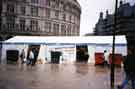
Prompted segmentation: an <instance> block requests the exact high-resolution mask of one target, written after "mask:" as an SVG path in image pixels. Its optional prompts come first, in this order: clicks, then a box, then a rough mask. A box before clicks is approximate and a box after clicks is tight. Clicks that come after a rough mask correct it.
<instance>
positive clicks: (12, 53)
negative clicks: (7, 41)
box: [6, 50, 19, 62]
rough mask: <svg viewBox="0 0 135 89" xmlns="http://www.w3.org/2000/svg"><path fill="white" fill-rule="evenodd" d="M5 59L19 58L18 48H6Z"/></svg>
mask: <svg viewBox="0 0 135 89" xmlns="http://www.w3.org/2000/svg"><path fill="white" fill-rule="evenodd" d="M6 54H7V61H13V62H17V61H18V59H19V51H18V50H7V52H6Z"/></svg>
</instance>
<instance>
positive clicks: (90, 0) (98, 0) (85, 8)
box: [78, 0, 135, 35]
mask: <svg viewBox="0 0 135 89" xmlns="http://www.w3.org/2000/svg"><path fill="white" fill-rule="evenodd" d="M118 1H120V0H118ZM122 1H123V2H130V3H131V4H133V2H135V0H122ZM78 2H79V3H80V5H81V8H82V14H81V25H80V34H81V35H84V34H86V33H92V32H93V29H94V27H95V24H96V23H97V21H98V18H99V13H100V12H101V11H102V12H104V16H105V12H106V10H107V9H108V11H109V13H113V12H114V7H115V0H78Z"/></svg>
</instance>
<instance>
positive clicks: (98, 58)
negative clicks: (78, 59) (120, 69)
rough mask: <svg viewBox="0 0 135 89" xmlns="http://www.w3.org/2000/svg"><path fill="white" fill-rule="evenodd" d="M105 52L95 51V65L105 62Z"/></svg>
mask: <svg viewBox="0 0 135 89" xmlns="http://www.w3.org/2000/svg"><path fill="white" fill-rule="evenodd" d="M103 55H104V53H95V65H98V64H103Z"/></svg>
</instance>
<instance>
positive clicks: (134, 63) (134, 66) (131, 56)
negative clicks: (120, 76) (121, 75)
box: [118, 49, 135, 89]
mask: <svg viewBox="0 0 135 89" xmlns="http://www.w3.org/2000/svg"><path fill="white" fill-rule="evenodd" d="M124 70H125V73H126V78H125V80H124V81H123V83H122V84H121V85H119V86H118V89H124V87H125V86H126V85H127V84H128V81H129V80H131V83H132V89H135V52H134V50H133V49H129V50H128V55H127V57H126V59H125V60H124Z"/></svg>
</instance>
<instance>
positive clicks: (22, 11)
mask: <svg viewBox="0 0 135 89" xmlns="http://www.w3.org/2000/svg"><path fill="white" fill-rule="evenodd" d="M21 14H22V15H25V6H21Z"/></svg>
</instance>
